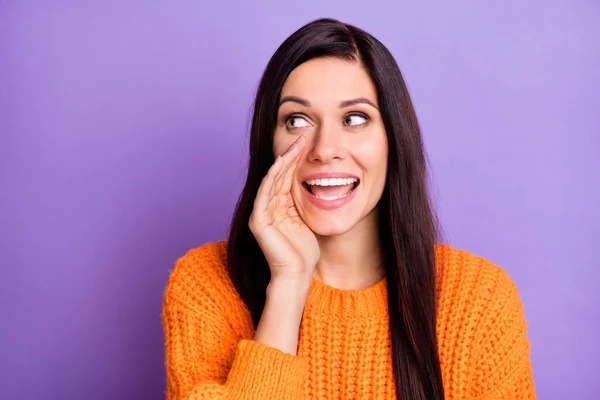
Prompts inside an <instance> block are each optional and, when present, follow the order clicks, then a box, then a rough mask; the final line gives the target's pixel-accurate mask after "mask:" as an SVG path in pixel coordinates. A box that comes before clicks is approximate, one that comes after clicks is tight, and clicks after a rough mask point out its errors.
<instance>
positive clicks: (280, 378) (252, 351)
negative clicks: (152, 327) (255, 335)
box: [162, 259, 307, 400]
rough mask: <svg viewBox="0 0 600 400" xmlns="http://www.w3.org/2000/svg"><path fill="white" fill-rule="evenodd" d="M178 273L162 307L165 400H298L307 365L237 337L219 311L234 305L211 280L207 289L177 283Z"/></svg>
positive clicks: (241, 334) (246, 337)
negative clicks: (164, 349) (164, 348)
mask: <svg viewBox="0 0 600 400" xmlns="http://www.w3.org/2000/svg"><path fill="white" fill-rule="evenodd" d="M182 262H183V263H185V262H189V260H185V259H184V260H180V263H182ZM178 269H179V270H178ZM183 269H184V266H180V265H178V266H176V270H175V271H174V272H173V273H172V276H171V278H170V279H169V283H168V284H167V289H166V291H165V296H164V302H163V313H162V318H163V328H164V331H165V347H166V361H165V364H166V372H167V398H168V399H169V400H197V399H214V400H228V399H240V400H243V399H263V398H264V399H267V398H268V399H292V400H293V399H301V398H302V396H303V393H304V392H303V389H304V382H305V380H306V374H307V371H306V368H307V366H306V360H304V359H303V358H302V357H300V356H293V355H290V354H285V353H283V352H282V351H280V350H277V349H274V348H270V347H267V346H265V345H263V344H261V343H258V342H256V341H254V340H252V339H251V338H250V336H251V335H249V334H248V332H245V333H244V332H237V331H236V329H235V324H232V323H231V321H230V319H228V314H227V313H226V312H225V310H224V309H223V306H224V305H225V306H227V305H228V304H229V305H230V304H233V303H234V301H232V300H231V299H230V298H228V296H227V295H226V293H227V290H226V288H222V287H219V286H218V285H217V286H216V287H215V286H214V285H213V283H214V282H215V281H217V282H218V279H217V280H215V279H212V278H211V277H210V276H206V277H205V278H206V279H204V281H212V282H213V283H211V285H210V286H206V285H205V284H200V285H193V284H190V279H187V278H186V279H185V280H184V281H182V279H181V275H185V274H182V273H181V272H182V270H183ZM218 293H224V294H221V295H220V296H221V298H219V295H218ZM232 313H235V312H234V311H232Z"/></svg>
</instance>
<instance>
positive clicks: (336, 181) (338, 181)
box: [306, 178, 358, 186]
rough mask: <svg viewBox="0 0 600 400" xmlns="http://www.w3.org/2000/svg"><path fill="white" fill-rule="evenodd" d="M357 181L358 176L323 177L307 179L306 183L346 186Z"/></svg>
mask: <svg viewBox="0 0 600 400" xmlns="http://www.w3.org/2000/svg"><path fill="white" fill-rule="evenodd" d="M356 181H358V179H356V178H323V179H313V180H310V181H306V183H307V184H309V185H311V186H313V185H316V186H344V185H350V184H351V183H354V182H356Z"/></svg>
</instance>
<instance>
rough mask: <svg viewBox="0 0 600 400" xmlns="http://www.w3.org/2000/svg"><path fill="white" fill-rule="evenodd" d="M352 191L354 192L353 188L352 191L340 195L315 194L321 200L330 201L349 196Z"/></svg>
mask: <svg viewBox="0 0 600 400" xmlns="http://www.w3.org/2000/svg"><path fill="white" fill-rule="evenodd" d="M350 193H352V190H351V191H350V192H348V193H345V194H340V195H337V196H315V197H316V198H317V199H321V200H329V201H331V200H337V199H341V198H343V197H346V196H348V195H349V194H350ZM313 196H314V195H313Z"/></svg>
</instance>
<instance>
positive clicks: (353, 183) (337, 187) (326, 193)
mask: <svg viewBox="0 0 600 400" xmlns="http://www.w3.org/2000/svg"><path fill="white" fill-rule="evenodd" d="M359 184H360V180H359V179H358V178H323V179H312V180H308V181H304V182H302V186H304V188H305V189H306V191H307V192H308V193H310V194H311V195H313V196H314V197H316V198H317V199H321V200H329V201H333V200H338V199H342V198H344V197H346V196H348V195H350V194H351V193H352V192H353V191H354V190H356V188H357V187H358V185H359Z"/></svg>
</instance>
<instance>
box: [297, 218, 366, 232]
mask: <svg viewBox="0 0 600 400" xmlns="http://www.w3.org/2000/svg"><path fill="white" fill-rule="evenodd" d="M317 214H321V213H317ZM303 220H304V222H305V223H306V225H307V226H308V227H309V228H310V230H312V231H313V232H314V233H315V234H316V235H318V236H340V235H343V234H345V233H348V232H349V231H351V230H352V228H354V226H356V224H357V223H358V219H357V218H353V217H351V216H349V215H347V214H346V213H340V214H338V215H335V216H333V215H326V214H325V215H312V216H306V217H303Z"/></svg>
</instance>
